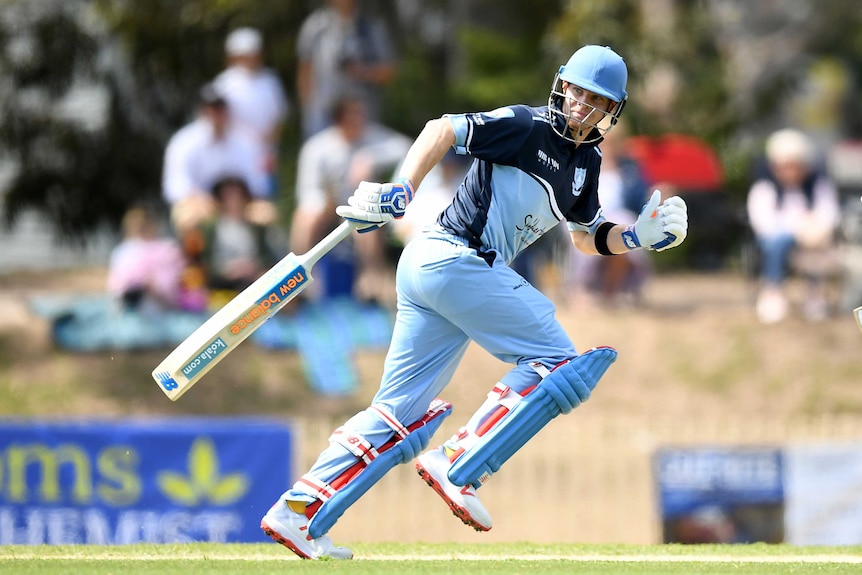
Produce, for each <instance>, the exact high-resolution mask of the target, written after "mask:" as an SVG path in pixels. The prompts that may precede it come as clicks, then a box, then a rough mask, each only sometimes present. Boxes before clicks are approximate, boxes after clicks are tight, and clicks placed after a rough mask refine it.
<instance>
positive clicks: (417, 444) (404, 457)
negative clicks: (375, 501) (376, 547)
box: [308, 399, 452, 539]
mask: <svg viewBox="0 0 862 575" xmlns="http://www.w3.org/2000/svg"><path fill="white" fill-rule="evenodd" d="M451 413H452V404H451V403H449V402H448V401H443V400H440V399H435V400H434V401H433V402H432V403H431V406H430V407H429V408H428V412H427V413H426V414H425V415H424V416H423V417H422V419H420V420H419V421H417V422H416V423H414V424H412V425H409V426H408V427H407V429H408V430H409V431H410V433H408V434H407V435H406V436H405V437H404V438H403V439H401V440H398V441H394V440H390V441H388V442H387V443H385V444H383V445H382V446H380V447H379V448H378V449H377V451H378V453H379V455H378V456H377V457H375V458H374V460H373V461H371V463H369V464H368V465H367V466H366V467H365V468H364V469H362V471H360V472H359V473H358V474H357V475H356V476H355V477H353V478H352V479H351V480H350V481H349V482H348V483H347V484H346V485H344V486H343V487H342V488H341V489H339V490H338V491H336V492H335V495H333V496H332V497H330V498H329V499H328V500H326V501H324V502H323V504H322V505H321V506H320V508H318V510H317V513H315V514H314V517H312V518H311V521H309V522H308V534H309V535H310V536H311V537H312V538H313V539H317V538H318V537H320V536H322V535H326V533H328V532H329V530H330V529H332V526H333V525H335V522H336V521H338V519H339V518H340V517H341V516H342V515H343V514H344V512H345V511H346V510H347V508H348V507H350V506H351V505H353V504H354V503H356V501H357V500H358V499H359V498H360V497H362V495H364V494H365V492H366V491H368V490H369V489H370V488H371V486H372V485H374V484H375V483H377V482H378V481H380V479H382V478H383V476H384V475H386V473H387V472H388V471H389V470H390V469H392V468H393V467H395V466H396V465H398V464H399V463H408V462H410V461H411V460H413V459H414V458H415V457H416V456H418V455H419V454H420V453H422V450H423V449H425V448H426V447H428V444H429V443H430V442H431V436H432V435H434V433H435V432H436V431H437V429H438V428H439V427H440V424H441V423H443V420H444V419H446V417H448V416H449V415H450V414H451ZM357 465H359V464H358V463H357Z"/></svg>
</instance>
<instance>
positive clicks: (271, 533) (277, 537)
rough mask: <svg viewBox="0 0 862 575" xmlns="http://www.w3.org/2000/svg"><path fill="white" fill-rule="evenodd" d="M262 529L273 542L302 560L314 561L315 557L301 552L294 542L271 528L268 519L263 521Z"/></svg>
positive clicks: (261, 523)
mask: <svg viewBox="0 0 862 575" xmlns="http://www.w3.org/2000/svg"><path fill="white" fill-rule="evenodd" d="M260 528H261V529H263V532H264V533H266V534H267V535H268V536H269V537H270V538H271V539H272V540H273V541H275V542H276V543H279V544H281V545H284V546H285V547H287V548H288V549H290V550H291V551H293V552H294V553H296V554H297V555H299V556H300V557H301V558H302V559H314V557H312V556H311V555H309V554H307V553H305V552H303V551H301V550H300V549H299V547H297V546H296V544H295V543H294V542H293V541H291V540H290V539H288V538H287V537H284V536H282V535H281V534H280V533H279V532H278V531H276V530H275V529H273V528H272V527H270V526H269V525H268V524H267V522H266V519H262V520H261V522H260Z"/></svg>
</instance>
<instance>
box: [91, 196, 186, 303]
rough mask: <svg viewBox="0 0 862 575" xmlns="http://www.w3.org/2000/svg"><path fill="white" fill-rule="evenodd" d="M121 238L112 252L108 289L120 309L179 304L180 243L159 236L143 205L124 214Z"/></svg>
mask: <svg viewBox="0 0 862 575" xmlns="http://www.w3.org/2000/svg"><path fill="white" fill-rule="evenodd" d="M122 229H123V239H122V241H120V243H118V244H117V245H116V246H115V247H114V249H113V250H112V251H111V256H110V261H109V265H108V280H107V288H108V291H109V293H110V294H111V295H112V296H114V297H115V298H116V300H117V302H118V303H119V304H120V305H121V307H122V308H123V309H127V310H129V309H133V310H141V311H153V310H164V309H171V308H175V307H180V306H181V303H182V294H181V292H180V276H181V274H182V272H183V268H184V266H185V262H184V259H183V254H182V251H181V250H180V248H179V246H178V245H177V244H176V242H174V241H173V240H172V239H170V238H166V237H159V235H158V221H157V220H156V218H155V216H154V215H153V214H152V213H151V212H150V211H148V210H147V209H145V208H139V207H136V208H131V209H130V210H128V211H127V212H126V214H125V216H124V217H123V222H122Z"/></svg>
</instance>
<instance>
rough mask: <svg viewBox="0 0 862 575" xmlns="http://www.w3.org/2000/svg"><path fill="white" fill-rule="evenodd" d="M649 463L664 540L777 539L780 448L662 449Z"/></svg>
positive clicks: (781, 482) (781, 486) (780, 530)
mask: <svg viewBox="0 0 862 575" xmlns="http://www.w3.org/2000/svg"><path fill="white" fill-rule="evenodd" d="M654 464H655V476H656V482H657V484H658V495H659V504H660V507H661V516H662V530H663V541H664V542H665V543H752V542H755V541H765V542H769V543H780V542H782V541H783V539H784V519H783V514H784V499H785V493H784V459H783V455H782V452H781V450H779V449H773V448H754V447H752V448H749V447H739V448H711V447H700V448H687V449H681V448H680V449H662V450H659V451H658V452H657V453H656V454H655V459H654Z"/></svg>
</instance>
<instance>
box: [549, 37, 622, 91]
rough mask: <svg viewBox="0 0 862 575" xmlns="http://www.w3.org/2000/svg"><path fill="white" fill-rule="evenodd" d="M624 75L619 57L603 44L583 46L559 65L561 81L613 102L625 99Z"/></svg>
mask: <svg viewBox="0 0 862 575" xmlns="http://www.w3.org/2000/svg"><path fill="white" fill-rule="evenodd" d="M628 75H629V74H628V69H627V68H626V63H625V62H624V61H623V59H622V57H620V55H619V54H617V53H616V52H614V51H613V50H611V49H610V48H608V47H607V46H594V45H588V46H584V47H583V48H581V49H579V50H577V51H576V52H575V53H574V54H572V57H571V58H569V61H568V62H566V64H565V65H564V66H561V67H560V79H561V80H565V81H566V82H568V83H569V84H574V85H576V86H580V87H581V88H584V89H585V90H589V91H590V92H594V93H596V94H601V95H602V96H604V97H605V98H610V99H611V100H613V101H614V102H622V101H623V100H625V99H626V96H627V94H626V81H627V80H628Z"/></svg>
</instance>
